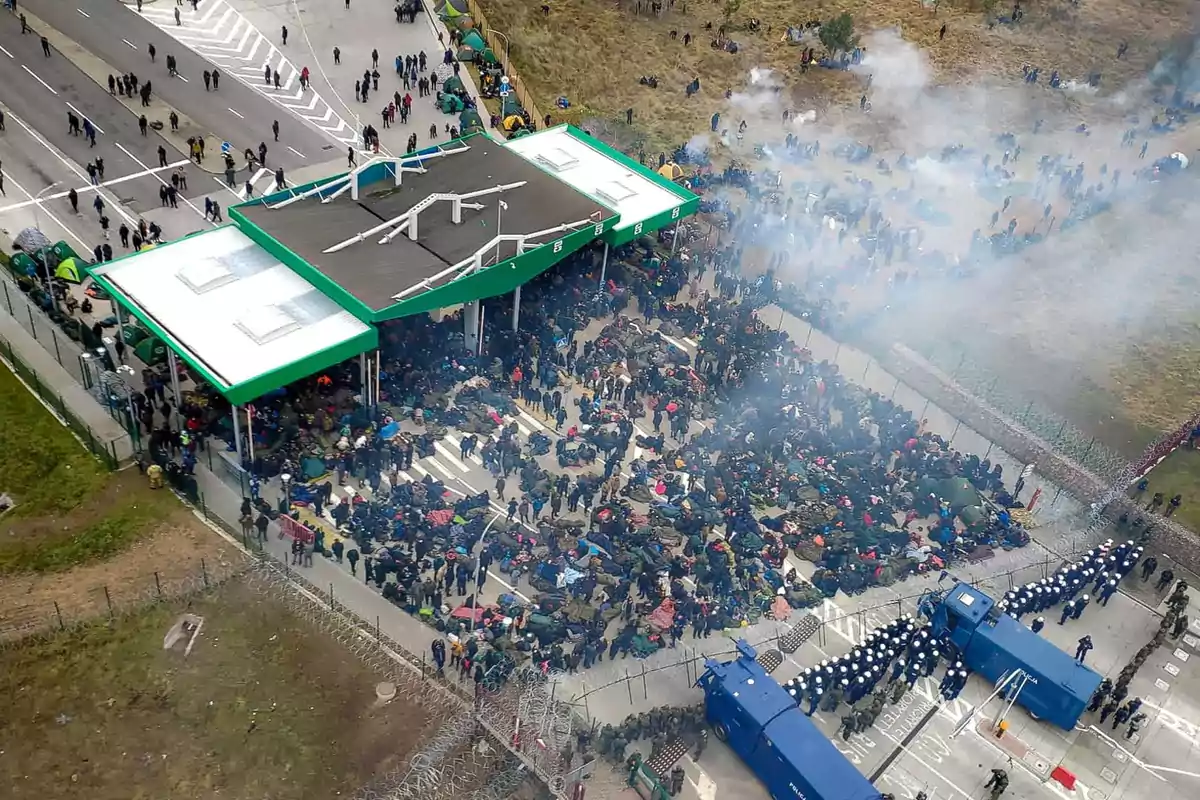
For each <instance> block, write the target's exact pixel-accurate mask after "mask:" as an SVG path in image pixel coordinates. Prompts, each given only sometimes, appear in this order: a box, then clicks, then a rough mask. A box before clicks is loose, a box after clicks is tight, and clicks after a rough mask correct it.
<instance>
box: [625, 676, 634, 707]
mask: <svg viewBox="0 0 1200 800" xmlns="http://www.w3.org/2000/svg"><path fill="white" fill-rule="evenodd" d="M625 690H626V691H627V692H629V705H633V679H632V678H630V677H629V667H626V668H625Z"/></svg>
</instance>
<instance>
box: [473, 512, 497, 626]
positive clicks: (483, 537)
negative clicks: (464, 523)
mask: <svg viewBox="0 0 1200 800" xmlns="http://www.w3.org/2000/svg"><path fill="white" fill-rule="evenodd" d="M498 519H500V515H499V514H496V515H495V516H494V517H492V521H491V522H489V523H488V524H487V527H486V528H484V529H483V533H482V534H480V536H479V556H480V557H482V556H483V552H484V550H486V549H487V535H488V531H490V530H491V529H492V526H493V525H495V524H496V520H498ZM480 569H481V568H480V566H479V558H476V559H475V574H474V575H472V576H471V578H472V580H474V582H475V587H474V588H475V593H474V594H473V595H472V596H473V597H474V598H475V605H474V607H472V608H471V632H472V633H474V631H475V617H476V616H477V615H478V611H479V572H480Z"/></svg>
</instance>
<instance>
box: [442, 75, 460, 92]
mask: <svg viewBox="0 0 1200 800" xmlns="http://www.w3.org/2000/svg"><path fill="white" fill-rule="evenodd" d="M462 90H463V82H462V79H461V78H459V77H458V76H457V75H451V76H450V77H449V78H446V80H445V81H443V82H442V91H443V92H445V93H447V94H453V93H457V92H461V91H462Z"/></svg>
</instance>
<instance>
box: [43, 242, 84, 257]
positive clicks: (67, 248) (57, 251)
mask: <svg viewBox="0 0 1200 800" xmlns="http://www.w3.org/2000/svg"><path fill="white" fill-rule="evenodd" d="M50 252H52V253H54V256H55V257H56V258H57V259H58V260H60V261H66V260H67V259H68V258H79V254H78V253H76V252H75V251H74V250H72V249H71V245H69V244H67V243H66V242H59V243H57V244H56V245H54V247H51V248H50Z"/></svg>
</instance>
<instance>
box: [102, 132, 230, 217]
mask: <svg viewBox="0 0 1200 800" xmlns="http://www.w3.org/2000/svg"><path fill="white" fill-rule="evenodd" d="M113 144H115V145H116V146H117V149H118V150H120V151H121V152H122V153H124V154H125V155H127V156H129V158H130V159H131V160H132V161H133V163H135V164H137V165H138V166H139V167H141V168H142V169H144V170H148V171H149V174H150V175H152V176H153V177H154V179H155V180H156V181H158V182H159V183H161V184H162V185H163V186H169V185H170V184H168V183H167V182H166V181H164V180H163V179H162V176H161V175H159V174H158V173H157V172H155V171H154V170H151V169H150V168H149V167H147V166H146V164H145V162H144V161H142V160H141V159H140V158H138V157H137V156H135V155H134V154H133V153H131V152H129V151H128V150H127V149H125V146H124V145H122V144H121V143H120V142H114V143H113ZM179 199H181V200H183V202H185V203H187V204H188V208H190V209H192V211H195V212H196V214H197V215H199V216H200V217H203V219H204V221H205V222H208V223H209V224H210V225H212V226H213V227H214V228H215V227H217V223H215V222H213V221H211V220H210V219H209V218H208V217H206V216H204V212H203V211H201V210H200V209H198V208H196V204H195V203H193V202H192V201H191V200H188V199H187V198H186V197H184V196H183V195H182V194H180V195H179Z"/></svg>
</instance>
